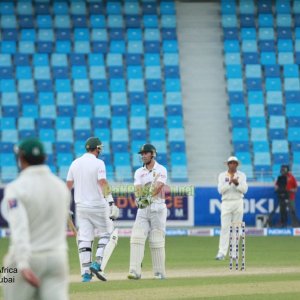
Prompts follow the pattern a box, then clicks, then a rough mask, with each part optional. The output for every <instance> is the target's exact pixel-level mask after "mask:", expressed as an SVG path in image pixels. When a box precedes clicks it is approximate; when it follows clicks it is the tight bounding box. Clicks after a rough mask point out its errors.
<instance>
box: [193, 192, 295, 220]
mask: <svg viewBox="0 0 300 300" xmlns="http://www.w3.org/2000/svg"><path fill="white" fill-rule="evenodd" d="M296 196H297V198H296V209H297V216H298V217H300V192H299V191H298V193H297V195H296ZM194 205H195V208H194V209H195V226H220V205H221V196H220V194H219V193H218V191H217V188H216V187H207V188H205V187H204V188H202V187H201V188H200V187H198V188H195V203H194ZM274 208H275V210H276V213H275V214H274V217H273V218H272V223H273V224H272V225H276V224H277V223H278V221H279V210H278V199H277V195H276V193H275V191H274V188H273V187H249V190H248V192H247V194H246V195H245V200H244V212H245V214H244V221H245V222H246V224H247V225H248V226H254V225H255V219H256V215H269V214H270V213H271V212H272V211H273V210H274Z"/></svg>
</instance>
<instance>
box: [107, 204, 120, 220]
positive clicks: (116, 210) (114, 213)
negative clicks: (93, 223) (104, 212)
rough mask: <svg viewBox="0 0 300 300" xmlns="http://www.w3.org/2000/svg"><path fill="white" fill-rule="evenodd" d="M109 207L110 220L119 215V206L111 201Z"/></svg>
mask: <svg viewBox="0 0 300 300" xmlns="http://www.w3.org/2000/svg"><path fill="white" fill-rule="evenodd" d="M109 208H110V214H109V217H110V219H112V220H116V219H118V218H119V215H120V210H119V207H117V206H115V204H114V203H112V204H111V205H110V206H109Z"/></svg>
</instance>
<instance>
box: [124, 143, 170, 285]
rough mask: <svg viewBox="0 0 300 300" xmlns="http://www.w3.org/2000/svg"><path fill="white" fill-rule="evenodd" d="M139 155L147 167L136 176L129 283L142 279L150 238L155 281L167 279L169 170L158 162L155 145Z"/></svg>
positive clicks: (148, 145)
mask: <svg viewBox="0 0 300 300" xmlns="http://www.w3.org/2000/svg"><path fill="white" fill-rule="evenodd" d="M139 154H141V158H142V160H143V167H141V168H139V169H137V170H136V172H135V175H134V186H135V196H136V203H137V206H138V210H137V215H136V219H135V222H134V225H133V228H132V233H131V239H130V267H129V274H128V279H140V278H141V271H142V270H141V265H142V261H143V258H144V250H145V242H146V239H147V237H149V246H150V250H151V257H152V266H153V272H154V278H156V279H164V278H165V276H166V272H165V230H166V220H167V207H166V204H165V194H164V186H165V184H166V182H167V170H166V168H165V167H163V166H162V165H160V164H159V163H158V162H156V161H155V157H156V149H155V147H154V146H153V145H151V144H145V145H143V146H142V148H141V149H140V151H139Z"/></svg>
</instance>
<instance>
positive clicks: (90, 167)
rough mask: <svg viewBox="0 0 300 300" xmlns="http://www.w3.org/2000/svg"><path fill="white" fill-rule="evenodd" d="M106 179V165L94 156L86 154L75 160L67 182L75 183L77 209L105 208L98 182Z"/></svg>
mask: <svg viewBox="0 0 300 300" xmlns="http://www.w3.org/2000/svg"><path fill="white" fill-rule="evenodd" d="M100 179H106V170H105V164H104V162H103V161H102V160H101V159H98V158H97V157H96V156H95V155H94V154H91V153H85V154H83V155H82V156H81V157H79V158H77V159H75V160H74V161H73V162H72V164H71V166H70V169H69V172H68V175H67V181H73V182H74V200H75V203H76V206H77V207H82V208H97V207H99V206H101V207H103V205H105V203H106V200H105V199H104V196H103V193H102V190H101V187H100V185H99V183H98V180H100Z"/></svg>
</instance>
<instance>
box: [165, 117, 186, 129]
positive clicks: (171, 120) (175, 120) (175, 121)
mask: <svg viewBox="0 0 300 300" xmlns="http://www.w3.org/2000/svg"><path fill="white" fill-rule="evenodd" d="M167 127H168V128H182V127H183V119H182V116H181V115H178V116H168V117H167Z"/></svg>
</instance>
